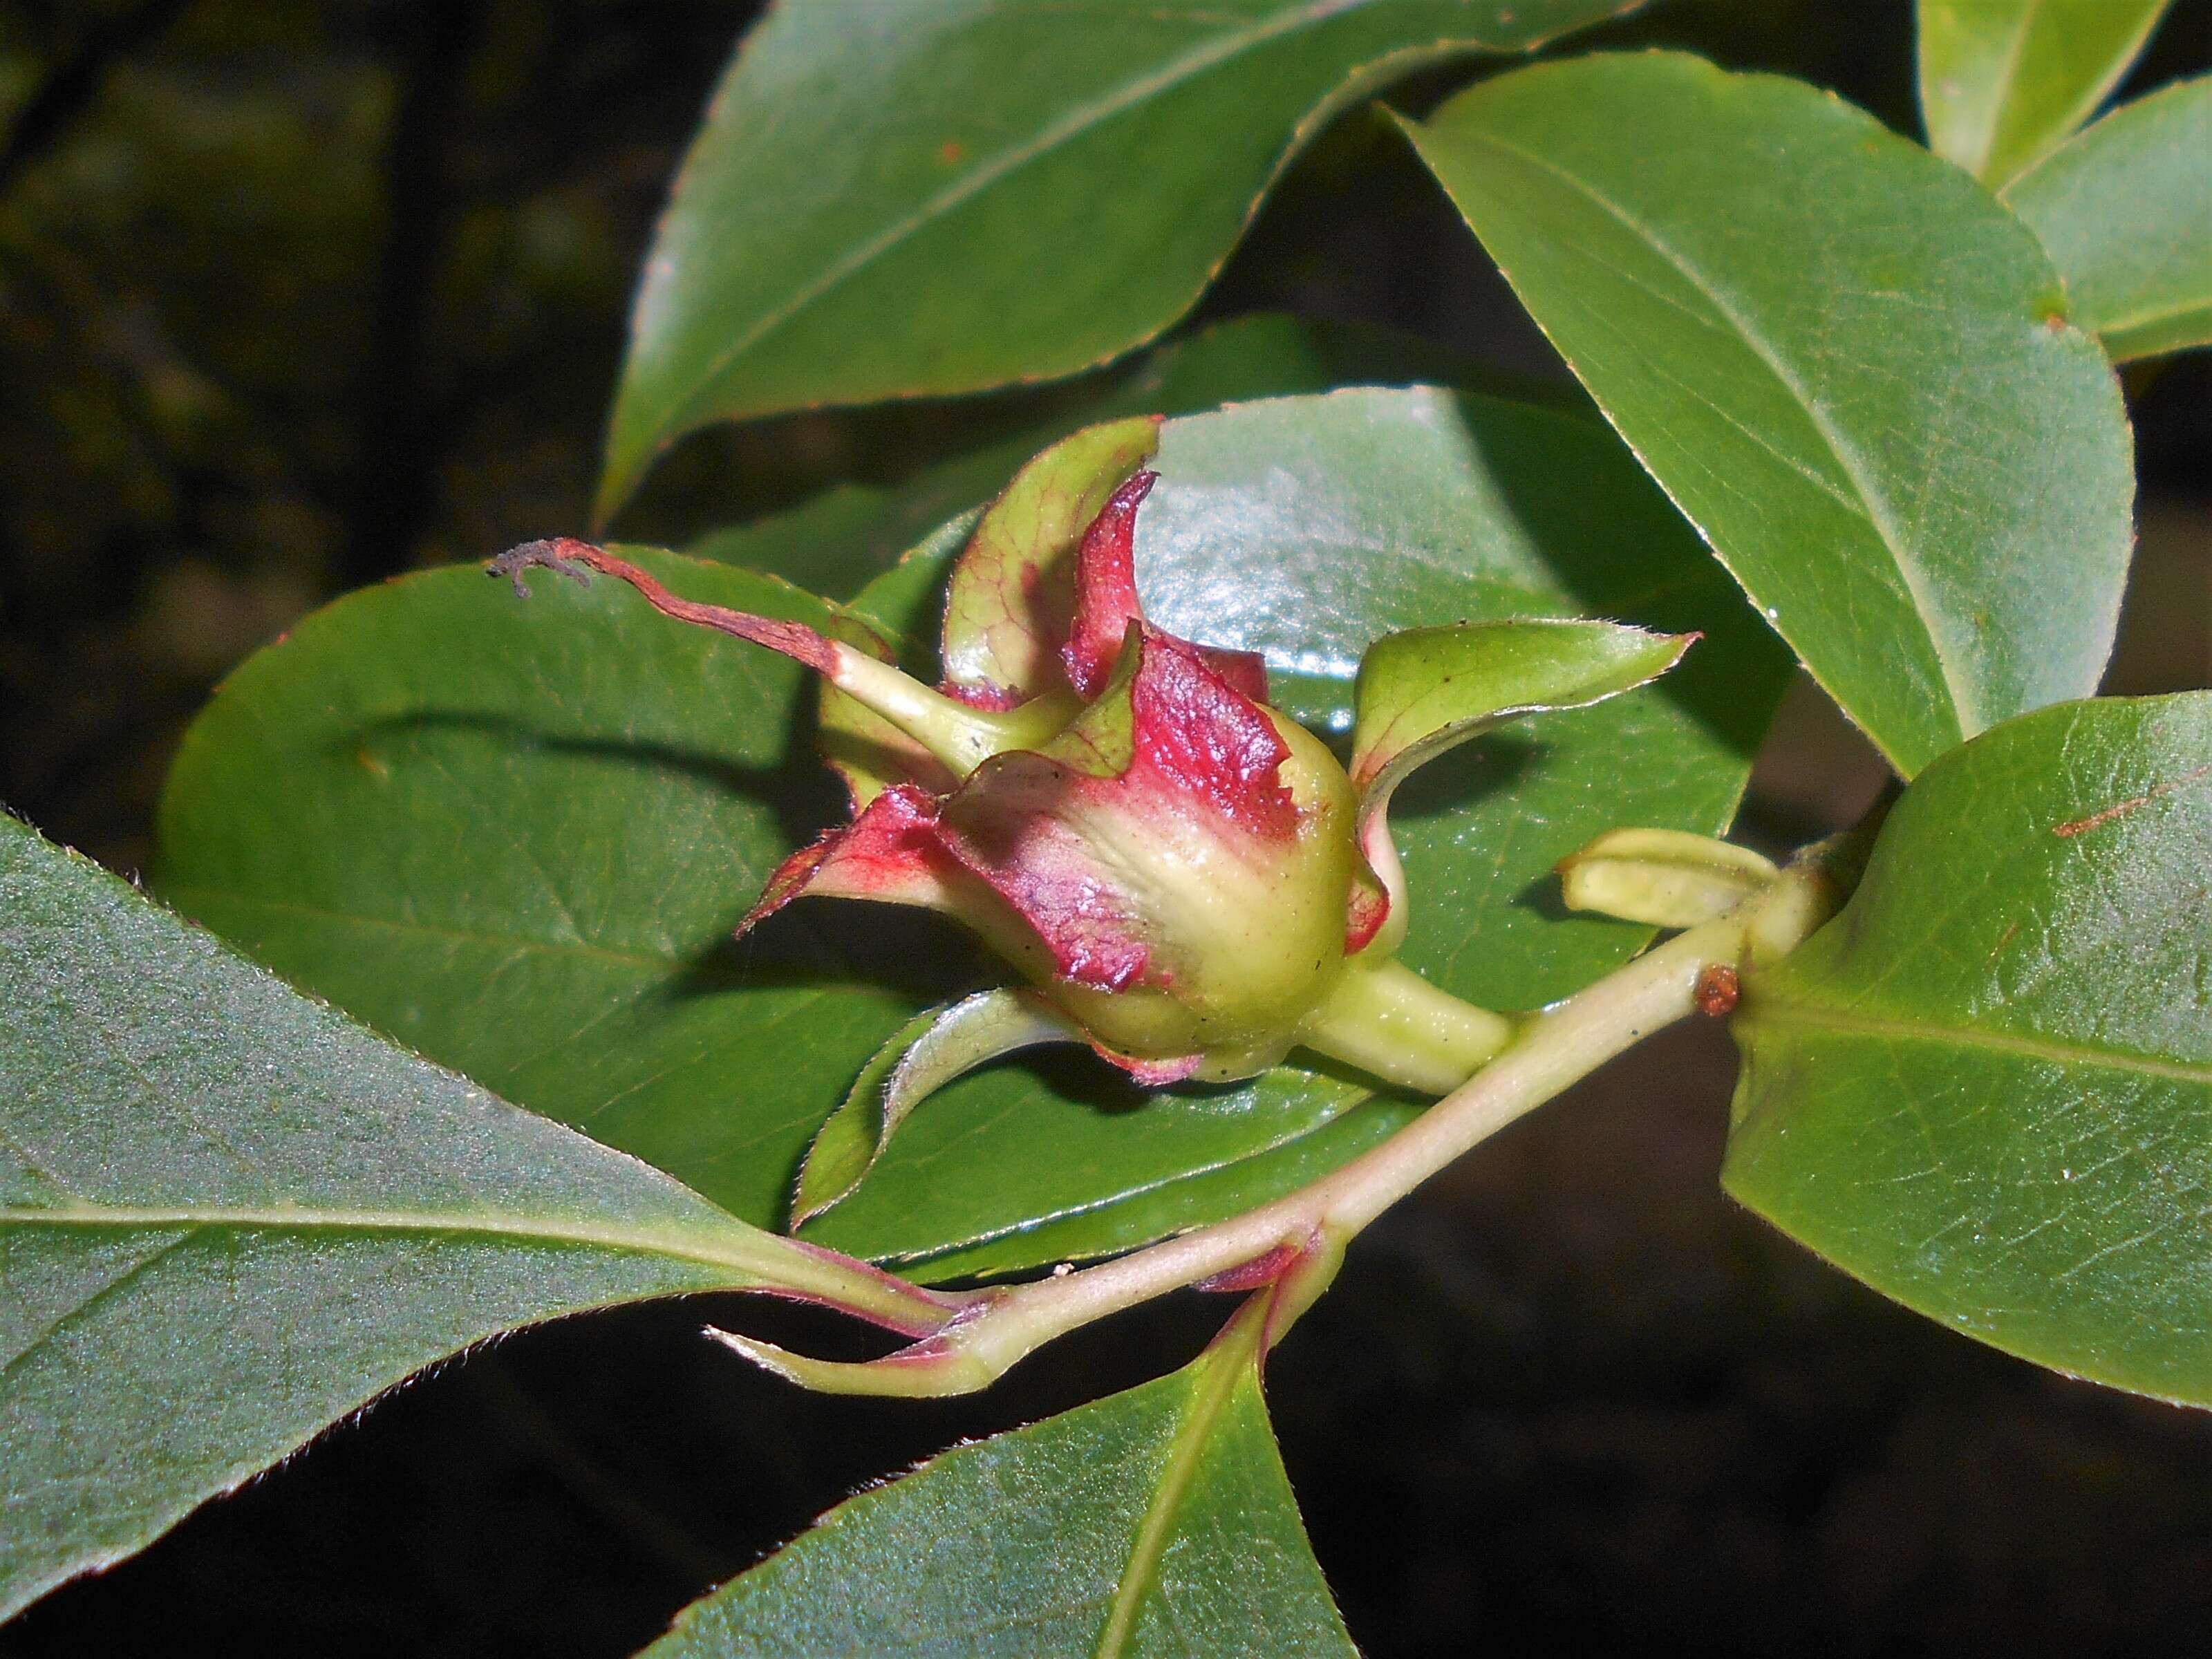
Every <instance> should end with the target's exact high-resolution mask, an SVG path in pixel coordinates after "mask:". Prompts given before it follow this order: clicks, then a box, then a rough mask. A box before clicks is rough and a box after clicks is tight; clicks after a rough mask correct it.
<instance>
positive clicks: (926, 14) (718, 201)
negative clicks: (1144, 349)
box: [599, 0, 1636, 517]
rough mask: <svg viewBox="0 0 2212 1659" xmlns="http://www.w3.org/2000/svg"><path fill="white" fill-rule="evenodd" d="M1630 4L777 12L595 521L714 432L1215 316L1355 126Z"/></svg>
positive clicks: (1372, 1)
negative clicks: (1259, 221) (1324, 142)
mask: <svg viewBox="0 0 2212 1659" xmlns="http://www.w3.org/2000/svg"><path fill="white" fill-rule="evenodd" d="M1635 3H1636V0H1220V3H1218V4H1209V5H1206V6H1201V7H1190V6H1176V7H1163V6H1112V5H1109V6H1098V5H1073V6H1038V5H1035V4H1032V3H1030V0H954V3H939V4H931V5H890V6H866V7H860V8H855V7H854V6H852V5H849V4H845V3H841V0H793V3H789V4H786V5H782V6H779V7H777V8H775V9H772V10H771V11H770V12H769V15H768V16H767V17H766V18H765V19H764V20H763V21H762V23H761V24H760V26H759V27H757V28H756V29H755V30H754V31H753V32H752V33H751V34H750V35H749V36H748V37H747V38H746V40H744V43H743V45H742V46H741V47H740V49H739V51H738V54H737V56H736V57H735V58H733V59H732V62H731V64H730V68H729V70H728V72H727V74H726V76H725V77H724V79H723V82H722V84H721V86H720V88H719V89H718V90H717V92H716V94H715V96H714V102H713V104H712V105H711V106H709V108H708V117H707V123H706V125H705V126H704V127H703V128H702V131H701V132H700V134H699V137H698V138H697V139H696V141H695V143H693V145H692V149H691V153H690V156H689V157H688V158H687V159H686V161H685V162H684V170H683V172H682V173H681V174H680V175H679V176H678V180H677V184H676V187H675V190H674V192H673V195H672V198H671V203H670V205H669V210H668V212H667V214H666V215H665V217H664V218H663V219H662V221H661V223H660V228H659V234H658V236H657V237H656V239H655V240H654V244H653V250H652V252H651V253H650V254H649V255H648V257H647V262H646V268H645V280H644V283H643V285H642V287H641V289H640V291H639V295H638V301H637V309H636V312H635V315H634V316H633V317H632V319H631V325H630V331H631V338H630V349H629V357H628V359H627V361H626V362H624V364H623V374H622V381H621V385H620V387H619V389H618V390H617V395H616V401H615V410H614V417H613V422H612V426H611V431H610V434H609V437H608V444H607V462H606V470H605V476H604V477H603V478H602V480H601V483H600V489H599V511H600V514H601V516H602V517H605V516H606V515H607V514H610V513H612V512H613V511H614V510H615V509H616V508H617V507H619V506H620V505H621V504H622V502H623V500H624V499H625V498H626V497H627V496H628V495H629V494H630V492H631V491H632V490H633V489H635V487H636V485H637V483H638V481H639V480H640V479H641V477H643V476H644V475H645V472H646V471H647V468H648V467H649V466H650V465H652V463H653V458H654V457H655V456H656V455H657V454H658V453H659V452H660V451H661V450H662V449H664V448H665V447H666V446H667V445H668V444H669V443H671V441H674V440H675V439H676V438H678V437H680V436H681V435H683V434H684V433H685V432H688V431H690V430H691V429H692V428H696V427H699V426H702V425H705V424H706V423H708V422H712V421H717V420H726V419H732V418H737V417H740V416H750V415H761V414H766V413H769V412H770V411H772V410H787V409H803V408H809V407H812V406H814V405H817V404H831V403H836V404H863V403H874V402H878V401H880V400H882V399H884V398H910V397H915V396H920V395H923V394H928V393H945V392H967V391H973V390H976V389H978V388H981V387H984V386H998V385H1002V384H1005V383H1006V382H1009V381H1014V380H1037V379H1042V378H1047V377H1049V376H1053V375H1059V374H1073V373H1074V372H1075V371H1077V370H1079V369H1081V368H1088V367H1090V366H1091V365H1092V364H1094V363H1099V362H1104V361H1105V360H1107V359H1108V358H1109V357H1113V356H1118V355H1119V354H1120V353H1121V352H1123V351H1126V350H1127V349H1129V348H1130V347H1132V346H1134V345H1137V344H1139V343H1142V342H1143V341H1145V340H1146V339H1148V338H1150V337H1152V336H1153V335H1155V334H1157V333H1158V332H1159V331H1161V330H1162V329H1163V328H1164V327H1166V326H1167V325H1168V324H1170V323H1171V322H1172V321H1174V320H1175V319H1176V318H1177V317H1179V316H1181V315H1182V313H1184V312H1185V311H1187V310H1188V309H1189V308H1190V306H1191V305H1192V303H1193V302H1194V301H1195V300H1196V299H1197V298H1198V296H1199V295H1200V293H1201V292H1202V291H1203V290H1204V289H1205V287H1206V283H1208V282H1209V281H1211V280H1212V276H1213V273H1214V272H1215V271H1216V270H1218V269H1219V267H1220V264H1221V261H1222V259H1223V258H1224V257H1225V255H1226V254H1227V252H1228V251H1229V249H1230V248H1231V246H1233V245H1234V243H1235V242H1236V240H1237V237H1238V235H1239V234H1242V232H1243V228H1244V225H1245V223H1246V222H1247V221H1248V220H1249V218H1250V216H1251V214H1252V210H1253V208H1254V205H1255V204H1256V203H1257V201H1258V200H1259V197H1261V193H1262V192H1263V191H1265V190H1266V189H1267V185H1269V183H1270V182H1271V181H1272V180H1273V178H1274V177H1275V175H1276V174H1277V173H1279V172H1280V171H1281V169H1282V167H1284V165H1285V163H1286V161H1288V159H1289V158H1290V156H1291V155H1292V154H1293V153H1294V152H1295V151H1296V150H1297V149H1298V148H1299V146H1300V145H1301V144H1302V143H1304V141H1305V140H1306V139H1307V138H1309V137H1311V135H1312V134H1313V133H1314V132H1316V131H1318V130H1319V129H1320V127H1321V125H1322V121H1323V119H1324V118H1326V116H1327V115H1328V113H1329V112H1332V111H1334V110H1337V109H1340V108H1343V107H1345V106H1346V105H1348V104H1350V103H1351V102H1352V101H1353V100H1356V99H1358V98H1359V97H1362V96H1364V95H1365V94H1367V93H1369V92H1370V91H1372V90H1373V89H1374V88H1376V87H1378V86H1380V85H1382V84H1383V83H1384V82H1387V81H1389V80H1390V79H1392V78H1394V77H1395V76H1399V75H1402V74H1404V73H1405V72H1407V70H1411V69H1413V68H1414V67H1416V66H1418V65H1419V64H1425V63H1433V62H1437V61H1439V60H1441V59H1443V58H1447V57H1449V56H1452V55H1455V54H1463V53H1466V52H1474V51H1480V50H1484V49H1488V50H1493V51H1525V50H1528V49H1529V48H1532V47H1534V46H1536V45H1538V44H1539V43H1541V42H1542V41H1544V40H1548V39H1550V38H1551V37H1553V36H1555V35H1558V34H1560V33H1565V32H1566V31H1568V30H1570V29H1573V28H1577V27H1583V26H1584V25H1587V24H1589V23H1593V22H1595V21H1599V20H1601V19H1602V18H1605V17H1607V16H1610V15H1613V14H1615V13H1618V12H1622V11H1626V10H1628V9H1632V7H1633V5H1634V4H1635Z"/></svg>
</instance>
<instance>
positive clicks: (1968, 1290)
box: [1726, 691, 2212, 1405]
mask: <svg viewBox="0 0 2212 1659" xmlns="http://www.w3.org/2000/svg"><path fill="white" fill-rule="evenodd" d="M2209 883H2212V693H2206V692H2201V691H2197V692H2189V693H2185V694H2183V695H2181V696H2168V697H2144V698H2136V699H2128V700H2124V701H2109V702H2085V703H2075V704H2072V705H2069V706H2068V707H2065V708H2052V709H2048V710H2045V711H2044V712H2042V713H2040V714H2032V715H2029V716H2027V718H2025V719H2022V720H2015V721H2012V722H2010V723H2009V724H2008V725H2005V726H2000V727H1998V728H1997V729H1996V731H1993V732H1990V733H1988V734H1987V735H1985V736H1984V737H1981V738H1977V739H1976V740H1975V741H1974V742H1973V743H1972V744H1968V745H1967V746H1966V748H1964V749H1962V750H1959V751H1958V752H1957V753H1956V754H1953V755H1949V756H1946V757H1944V758H1943V759H1942V761H1939V762H1938V763H1936V765H1934V766H1931V767H1930V768H1929V769H1928V770H1927V772H1926V773H1925V774H1924V775H1923V776H1922V777H1921V778H1920V780H1919V781H1917V782H1916V783H1915V784H1914V785H1913V786H1912V787H1911V789H1910V790H1908V791H1907V792H1906V793H1905V797H1904V799H1902V800H1900V801H1899V803H1898V805H1897V806H1896V808H1895V810H1894V811H1892V813H1891V814H1890V817H1889V819H1888V822H1887V823H1886V824H1885V825H1884V826H1883V829H1882V831H1881V839H1880V841H1879V842H1877V843H1876V846H1875V852H1874V855H1873V858H1872V860H1871V861H1870V863H1869V866H1868V868H1867V871H1866V874H1865V877H1864V878H1863V881H1862V882H1861V884H1860V885H1859V888H1858V890H1857V893H1856V894H1855V895H1854V896H1853V897H1852V899H1851V901H1850V904H1849V905H1848V906H1847V907H1846V908H1845V909H1844V912H1843V914H1842V915H1840V916H1838V918H1837V919H1836V921H1833V922H1832V923H1831V924H1829V926H1828V927H1826V928H1824V929H1823V930H1822V931H1821V932H1820V933H1817V934H1815V935H1814V937H1813V939H1810V940H1809V941H1808V942H1807V943H1806V944H1805V945H1803V946H1802V948H1800V949H1799V950H1798V951H1796V953H1795V954H1793V955H1791V956H1790V957H1788V958H1786V959H1785V960H1784V962H1783V963H1780V964H1779V965H1778V967H1777V968H1776V969H1773V970H1772V971H1771V972H1769V973H1766V974H1764V975H1759V976H1758V977H1756V978H1754V979H1753V980H1751V981H1748V982H1747V987H1746V992H1745V997H1744V1001H1743V1004H1742V1012H1741V1014H1740V1015H1739V1017H1738V1018H1737V1022H1736V1034H1737V1037H1738V1040H1739V1042H1741V1045H1742V1048H1743V1053H1744V1072H1743V1079H1742V1082H1741V1085H1740V1087H1739V1089H1738V1091H1737V1096H1736V1103H1735V1127H1734V1130H1733V1133H1731V1135H1730V1137H1729V1153H1728V1164H1727V1170H1726V1180H1727V1184H1728V1188H1729V1191H1730V1192H1732V1193H1733V1194H1735V1196H1736V1197H1737V1198H1739V1199H1741V1200H1742V1201H1743V1202H1744V1203H1746V1204H1748V1205H1749V1206H1751V1207H1752V1208H1753V1209H1754V1210H1756V1211H1758V1212H1759V1213H1760V1214H1761V1215H1763V1216H1765V1217H1766V1218H1768V1219H1769V1220H1771V1221H1772V1222H1773V1223H1774V1224H1775V1225H1777V1226H1778V1227H1781V1228H1782V1229H1783V1230H1784V1231H1787V1232H1789V1233H1790V1234H1791V1235H1793V1236H1794V1237H1797V1238H1799V1239H1801V1240H1802V1241H1803V1242H1804V1243H1807V1244H1809V1245H1810V1246H1812V1248H1813V1249H1816V1250H1818V1251H1820V1253H1821V1254H1822V1255H1826V1256H1827V1257H1828V1258H1829V1259H1831V1260H1832V1261H1834V1262H1836V1263H1837V1264H1838V1266H1839V1267H1843V1268H1844V1269H1845V1270H1846V1271H1848V1272H1850V1273H1856V1274H1857V1275H1858V1276H1859V1277H1860V1278H1862V1279H1865V1280H1866V1281H1867V1282H1868V1283H1869V1284H1871V1285H1874V1286H1875V1288H1877V1289H1879V1290H1881V1291H1884V1292H1886V1293H1887V1294H1888V1295H1890V1296H1893V1297H1897V1298H1898V1299H1899V1301H1901V1302H1903V1303H1905V1304H1906V1305H1908V1306H1910V1307H1912V1308H1917V1309H1918V1310H1920V1311H1921V1312H1923V1313H1924V1314H1927V1315H1928V1316H1930V1317H1931V1318H1935V1319H1938V1320H1941V1321H1942V1322H1944V1323H1945V1324H1947V1325H1949V1326H1951V1327H1953V1328H1955V1329H1957V1330H1960V1331H1962V1332H1965V1333H1966V1334H1969V1335H1972V1336H1976V1337H1979V1338H1980V1339H1981V1340H1984V1341H1985V1342H1989V1343H1992V1344H1994V1345H1995V1346H1997V1347H2000V1348H2002V1349H2005V1350H2006V1351H2007V1352H2011V1353H2016V1354H2020V1355H2021V1356H2023V1357H2024V1358H2029V1359H2033V1360H2035V1361H2037V1362H2038V1363H2039V1364H2045V1365H2051V1366H2055V1367H2057V1369H2059V1370H2065V1371H2070V1372H2073V1373H2075V1374H2076V1375H2079V1376H2087V1377H2092V1378H2094V1379H2095V1380H2097V1381H2099V1382H2101V1383H2114V1384H2117V1385H2118V1386H2119V1387H2122V1388H2127V1389H2137V1390H2139V1391H2141V1392H2142V1393H2145V1394H2153V1395H2161V1396H2163V1397H2165V1398H2167V1399H2172V1400H2181V1401H2190V1402H2191V1403H2193V1404H2197V1405H2212V1231H2207V1229H2206V1227H2205V1225H2204V1218H2205V1212H2206V1202H2207V1194H2208V1192H2212V1136H2208V1134H2207V1133H2206V1125H2207V1123H2208V1122H2212V927H2208V925H2207V918H2208V917H2212V885H2208V884H2209Z"/></svg>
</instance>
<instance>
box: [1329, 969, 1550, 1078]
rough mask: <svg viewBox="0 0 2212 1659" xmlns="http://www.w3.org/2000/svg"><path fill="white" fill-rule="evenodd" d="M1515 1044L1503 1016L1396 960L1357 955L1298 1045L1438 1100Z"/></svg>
mask: <svg viewBox="0 0 2212 1659" xmlns="http://www.w3.org/2000/svg"><path fill="white" fill-rule="evenodd" d="M1512 1040H1513V1022H1512V1021H1511V1020H1510V1019H1507V1018H1505V1017H1504V1015H1503V1014H1493V1013H1492V1012H1490V1010H1488V1009H1487V1008H1478V1007H1476V1006H1474V1004H1473V1003H1471V1002H1462V1001H1461V1000H1459V998H1457V997H1455V996H1453V995H1452V994H1450V993H1449V992H1448V991H1441V990H1438V989H1437V987H1435V986H1433V985H1431V984H1430V983H1429V981H1426V980H1425V979H1423V978H1422V977H1421V976H1420V975H1419V974H1417V973H1415V972H1414V971H1413V969H1410V968H1407V967H1406V966H1404V965H1403V964H1402V963H1397V962H1395V961H1385V962H1377V963H1370V962H1368V961H1367V960H1366V959H1365V958H1364V957H1353V958H1352V961H1351V962H1350V963H1347V964H1346V968H1345V971H1344V976H1343V977H1342V978H1341V979H1340V980H1338V981H1337V982H1336V988H1335V989H1334V991H1332V992H1330V993H1329V996H1328V1001H1326V1002H1324V1003H1323V1004H1322V1006H1321V1007H1320V1008H1319V1009H1318V1010H1316V1012H1315V1013H1314V1014H1313V1015H1312V1016H1311V1017H1310V1018H1309V1019H1308V1020H1307V1021H1306V1024H1305V1026H1304V1029H1303V1030H1301V1031H1300V1032H1299V1033H1298V1041H1299V1042H1301V1043H1303V1044H1304V1045H1305V1046H1306V1047H1307V1048H1311V1049H1312V1050H1313V1051H1314V1052H1315V1053H1316V1054H1326V1055H1328V1057H1329V1058H1330V1059H1331V1060H1343V1061H1344V1062H1345V1063H1346V1065H1350V1066H1358V1068H1359V1069H1360V1070H1361V1071H1363V1072H1365V1073H1368V1074H1369V1075H1370V1076H1371V1077H1377V1078H1380V1079H1383V1081H1384V1082H1385V1083H1395V1084H1397V1085H1400V1086H1401V1087H1403V1088H1407V1089H1418V1090H1419V1091H1421V1092H1422V1093H1423V1094H1427V1095H1440V1094H1443V1093H1445V1092H1446V1091H1449V1090H1452V1089H1456V1088H1457V1087H1459V1085H1461V1084H1462V1083H1464V1082H1466V1081H1467V1080H1468V1079H1469V1078H1471V1077H1473V1076H1474V1073H1475V1071H1476V1069H1477V1068H1478V1067H1480V1066H1482V1065H1483V1064H1484V1063H1485V1062H1486V1061H1487V1060H1491V1059H1492V1058H1494V1057H1495V1056H1496V1055H1497V1054H1498V1051H1499V1050H1500V1049H1502V1048H1504V1047H1505V1045H1506V1044H1507V1043H1508V1042H1511V1041H1512Z"/></svg>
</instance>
